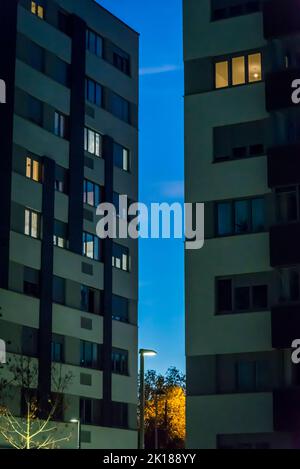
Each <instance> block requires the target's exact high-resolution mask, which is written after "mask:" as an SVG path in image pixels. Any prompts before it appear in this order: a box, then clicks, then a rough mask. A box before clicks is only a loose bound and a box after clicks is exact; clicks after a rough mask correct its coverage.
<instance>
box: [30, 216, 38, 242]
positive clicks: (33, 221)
mask: <svg viewBox="0 0 300 469" xmlns="http://www.w3.org/2000/svg"><path fill="white" fill-rule="evenodd" d="M31 236H32V237H33V238H37V237H38V215H37V213H34V212H32V213H31Z"/></svg>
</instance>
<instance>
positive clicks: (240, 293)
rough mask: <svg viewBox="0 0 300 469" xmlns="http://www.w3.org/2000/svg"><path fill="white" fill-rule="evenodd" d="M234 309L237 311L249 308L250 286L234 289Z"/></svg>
mask: <svg viewBox="0 0 300 469" xmlns="http://www.w3.org/2000/svg"><path fill="white" fill-rule="evenodd" d="M234 295H235V309H236V310H238V311H247V310H249V309H250V288H249V287H238V288H235V290H234Z"/></svg>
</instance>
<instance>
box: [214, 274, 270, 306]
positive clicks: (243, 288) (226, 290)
mask: <svg viewBox="0 0 300 469" xmlns="http://www.w3.org/2000/svg"><path fill="white" fill-rule="evenodd" d="M263 281H265V280H263V279H262V278H261V279H260V278H259V277H257V276H256V277H254V276H252V278H249V277H248V278H247V277H245V276H237V277H232V278H225V279H217V281H216V303H217V304H216V308H217V313H218V314H226V313H227V314H232V313H244V312H250V311H264V310H266V309H268V307H269V287H268V284H266V283H265V284H263V283H262V282H263Z"/></svg>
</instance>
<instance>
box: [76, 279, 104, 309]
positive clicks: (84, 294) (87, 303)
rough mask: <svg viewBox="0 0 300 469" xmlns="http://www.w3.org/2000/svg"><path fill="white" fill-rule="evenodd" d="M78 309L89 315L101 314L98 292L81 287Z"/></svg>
mask: <svg viewBox="0 0 300 469" xmlns="http://www.w3.org/2000/svg"><path fill="white" fill-rule="evenodd" d="M80 309H81V310H82V311H86V312H87V313H91V314H101V311H102V295H101V291H100V290H94V289H93V288H90V287H87V286H86V285H81V305H80Z"/></svg>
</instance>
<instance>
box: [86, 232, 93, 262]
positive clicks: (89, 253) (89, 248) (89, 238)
mask: <svg viewBox="0 0 300 469" xmlns="http://www.w3.org/2000/svg"><path fill="white" fill-rule="evenodd" d="M86 256H87V257H89V258H90V259H93V258H94V238H93V236H92V235H90V234H87V235H86Z"/></svg>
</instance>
